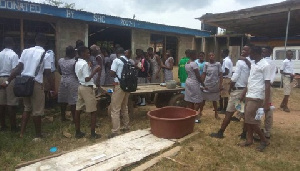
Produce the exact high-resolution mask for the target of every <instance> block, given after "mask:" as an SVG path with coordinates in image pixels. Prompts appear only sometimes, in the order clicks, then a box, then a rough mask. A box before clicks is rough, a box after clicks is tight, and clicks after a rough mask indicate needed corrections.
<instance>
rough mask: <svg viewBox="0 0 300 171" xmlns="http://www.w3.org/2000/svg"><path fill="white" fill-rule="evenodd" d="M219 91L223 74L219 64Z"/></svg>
mask: <svg viewBox="0 0 300 171" xmlns="http://www.w3.org/2000/svg"><path fill="white" fill-rule="evenodd" d="M219 79H220V81H219V89H220V90H222V89H223V85H222V84H223V72H222V68H221V64H220V65H219Z"/></svg>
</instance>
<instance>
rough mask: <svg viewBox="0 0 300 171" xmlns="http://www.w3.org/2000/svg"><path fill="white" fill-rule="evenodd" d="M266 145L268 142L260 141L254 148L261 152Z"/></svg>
mask: <svg viewBox="0 0 300 171" xmlns="http://www.w3.org/2000/svg"><path fill="white" fill-rule="evenodd" d="M268 145H270V142H261V143H260V145H259V146H258V147H256V150H257V151H260V152H263V151H264V150H265V148H266V147H267V146H268Z"/></svg>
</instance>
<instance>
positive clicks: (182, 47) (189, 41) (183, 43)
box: [176, 36, 196, 65]
mask: <svg viewBox="0 0 300 171" xmlns="http://www.w3.org/2000/svg"><path fill="white" fill-rule="evenodd" d="M195 47H196V42H195V39H194V37H191V36H178V61H179V60H180V59H181V58H182V57H184V56H185V51H186V50H187V49H191V50H192V49H195ZM176 65H178V64H176Z"/></svg>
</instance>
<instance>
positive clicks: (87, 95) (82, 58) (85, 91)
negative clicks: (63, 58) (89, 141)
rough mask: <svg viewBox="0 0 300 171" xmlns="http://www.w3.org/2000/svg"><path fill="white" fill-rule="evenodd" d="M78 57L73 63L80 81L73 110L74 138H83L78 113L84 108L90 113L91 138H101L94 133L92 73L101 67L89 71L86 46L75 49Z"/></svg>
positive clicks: (94, 110)
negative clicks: (74, 110) (74, 109)
mask: <svg viewBox="0 0 300 171" xmlns="http://www.w3.org/2000/svg"><path fill="white" fill-rule="evenodd" d="M77 52H78V55H79V58H78V61H77V62H76V64H75V73H76V76H77V78H78V81H79V83H80V86H79V87H78V100H77V103H76V112H75V129H76V134H75V137H76V138H83V137H84V136H85V133H83V132H81V131H80V114H81V111H82V110H84V108H85V111H86V112H87V113H91V138H95V139H97V138H101V135H100V134H96V132H95V128H96V111H97V100H96V96H95V91H94V87H96V86H95V84H94V80H93V77H94V75H95V74H96V73H97V72H99V70H100V69H101V68H100V66H95V68H94V70H93V71H91V66H89V64H88V62H87V60H89V57H90V51H89V49H88V48H87V47H85V46H81V47H79V48H78V49H77Z"/></svg>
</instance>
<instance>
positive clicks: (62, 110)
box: [60, 103, 68, 121]
mask: <svg viewBox="0 0 300 171" xmlns="http://www.w3.org/2000/svg"><path fill="white" fill-rule="evenodd" d="M67 105H68V104H67V103H61V104H60V119H61V121H67V119H66V109H67Z"/></svg>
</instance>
